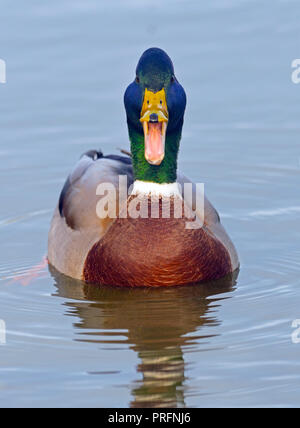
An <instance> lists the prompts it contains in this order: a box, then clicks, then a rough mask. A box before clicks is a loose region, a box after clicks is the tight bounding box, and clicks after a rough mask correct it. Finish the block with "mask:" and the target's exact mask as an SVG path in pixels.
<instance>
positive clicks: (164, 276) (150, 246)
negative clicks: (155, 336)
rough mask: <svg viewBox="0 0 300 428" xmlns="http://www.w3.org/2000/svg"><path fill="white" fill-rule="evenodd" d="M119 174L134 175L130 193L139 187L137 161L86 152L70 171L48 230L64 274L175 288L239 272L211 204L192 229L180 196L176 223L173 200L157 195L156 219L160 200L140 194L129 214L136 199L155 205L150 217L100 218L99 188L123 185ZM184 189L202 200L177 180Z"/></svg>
mask: <svg viewBox="0 0 300 428" xmlns="http://www.w3.org/2000/svg"><path fill="white" fill-rule="evenodd" d="M119 175H123V176H124V175H126V176H127V177H128V188H129V187H130V186H131V185H132V184H133V182H134V180H133V170H132V164H131V160H130V158H127V157H123V156H122V157H121V156H112V157H110V156H108V157H105V156H102V154H101V153H97V152H96V151H91V152H88V153H87V154H85V155H84V156H83V157H82V158H81V160H80V161H79V162H78V164H77V166H76V167H75V169H74V171H73V172H72V173H71V175H70V177H69V178H68V180H67V182H66V185H65V186H64V189H63V192H62V194H61V198H60V203H59V205H58V206H57V208H56V210H55V213H54V216H53V220H52V224H51V228H50V232H49V245H48V259H49V262H50V264H51V265H53V266H54V267H55V268H56V269H57V270H58V271H60V272H62V273H64V274H65V275H67V276H70V277H73V278H77V279H80V280H84V281H87V282H89V283H95V284H103V285H116V286H171V285H182V284H192V283H198V282H200V281H208V280H213V279H218V278H221V277H224V276H225V275H227V274H229V273H231V272H233V271H235V270H236V269H237V268H238V266H239V262H238V257H237V253H236V250H235V248H234V245H233V244H232V242H231V240H230V238H229V237H228V235H227V233H226V232H225V230H224V228H223V226H222V224H221V222H220V218H219V216H218V214H217V212H216V210H215V209H214V207H213V206H212V205H211V203H210V202H209V201H208V199H206V198H204V217H201V216H202V215H203V214H201V213H200V212H198V213H196V215H197V216H198V220H200V221H201V227H199V228H192V229H190V228H187V224H189V223H191V224H193V223H194V222H195V219H194V218H193V214H192V213H191V214H190V213H189V212H186V209H185V208H184V207H183V208H182V216H179V218H175V216H174V206H177V207H178V206H180V205H181V204H182V203H183V202H182V197H181V195H180V194H179V193H177V194H175V195H173V196H171V198H170V217H169V218H163V211H164V209H163V207H164V204H168V200H167V201H166V202H165V198H164V197H162V196H160V195H159V194H158V195H156V197H155V198H154V201H156V202H157V204H158V210H159V212H158V215H157V216H156V218H153V217H151V208H152V205H151V203H152V204H153V198H150V196H149V195H148V194H146V193H144V194H143V193H138V194H131V195H130V194H129V196H128V199H127V201H126V203H125V204H124V207H123V211H124V210H128V206H129V204H130V202H131V201H133V200H134V199H136V200H138V201H139V202H141V204H142V205H144V206H147V207H148V216H147V217H146V216H144V217H146V218H142V217H141V216H140V217H138V218H131V217H130V215H127V216H124V215H121V216H119V217H117V218H114V219H109V218H105V219H100V218H99V217H98V216H97V212H96V206H97V203H98V202H99V200H100V199H101V197H99V196H97V194H96V193H97V192H96V189H97V187H98V185H99V183H101V182H107V181H109V182H110V183H114V184H115V186H116V187H118V177H119ZM178 183H179V184H180V185H181V186H182V187H183V186H184V183H190V184H193V186H194V188H193V192H194V194H195V192H196V188H195V185H194V183H192V182H191V181H190V180H189V179H188V178H187V177H185V176H184V175H182V174H178ZM162 187H164V185H162ZM133 193H134V192H133ZM194 196H195V195H194ZM193 199H194V200H195V197H193ZM192 209H193V207H190V210H191V212H192ZM120 217H121V218H120ZM124 217H125V218H124ZM191 218H193V220H191Z"/></svg>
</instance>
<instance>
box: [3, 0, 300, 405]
mask: <svg viewBox="0 0 300 428" xmlns="http://www.w3.org/2000/svg"><path fill="white" fill-rule="evenodd" d="M299 20H300V6H299V2H298V1H292V0H291V1H288V0H286V1H283V0H282V1H279V0H272V1H268V0H259V1H258V0H215V1H213V2H199V1H187V2H186V1H185V2H183V1H178V0H177V1H174V0H173V1H172V2H171V1H169V0H168V1H167V0H166V1H164V2H161V3H153V2H150V1H148V0H146V1H142V2H141V1H138V0H129V1H126V2H122V1H120V0H119V1H115V2H99V1H98V0H85V1H84V2H83V1H77V0H74V1H67V0H59V1H58V0H53V1H52V2H47V3H46V2H40V1H37V0H28V1H27V2H26V8H25V7H24V4H23V3H22V4H21V2H13V3H12V2H10V1H8V0H2V3H1V16H0V58H1V59H3V60H5V62H6V66H7V71H6V73H7V76H6V80H7V83H6V84H2V83H0V183H1V184H0V185H1V203H0V236H1V244H0V320H2V321H1V323H0V326H2V327H1V328H2V333H1V334H0V342H5V341H6V343H1V344H0V406H1V407H3V406H4V407H7V406H8V407H12V406H26V407H29V406H38V407H39V406H46V407H47V406H56V407H61V406H69V407H79V406H83V407H88V406H98V407H128V406H132V407H140V406H150V407H151V406H162V407H163V406H174V407H175V406H178V407H184V406H187V407H214V406H231V407H232V406H253V407H256V406H257V407H259V406H286V407H289V406H299V395H300V344H296V343H294V342H297V340H294V341H293V340H292V333H293V331H294V332H295V327H294V328H292V323H293V321H294V320H297V319H300V305H299V301H300V280H299V271H300V245H299V244H300V227H299V217H300V202H299V185H300V163H299V159H300V146H299V132H300V123H299V117H300V115H299V113H300V103H299V101H300V85H296V84H293V83H292V80H291V74H292V68H291V63H292V61H293V60H294V59H296V58H299V57H300V51H299V43H298V41H299V36H300V27H299ZM151 46H159V47H162V48H164V49H165V50H166V51H167V52H168V53H169V55H170V56H171V58H172V59H173V61H174V65H175V70H176V74H177V77H178V79H179V81H180V82H181V83H182V85H183V86H184V88H185V90H186V92H187V96H188V108H187V111H186V119H185V125H184V130H183V139H182V144H181V152H180V169H181V170H182V171H184V172H185V173H186V174H187V175H189V176H190V177H191V178H193V179H194V180H196V181H197V182H204V183H205V186H206V193H207V195H208V197H209V198H210V200H211V201H212V202H213V204H214V205H215V206H216V207H217V209H218V210H219V212H220V215H221V217H222V221H223V223H224V225H225V227H226V229H227V230H228V232H229V234H230V236H231V237H232V239H233V241H234V243H235V245H236V247H237V249H238V252H239V255H240V259H241V269H240V273H239V275H238V277H234V278H226V279H224V280H220V281H217V282H215V283H211V284H202V285H199V286H197V287H183V288H182V287H175V288H173V289H167V290H166V289H155V290H148V289H139V290H134V289H114V288H97V287H92V286H88V285H86V284H83V283H80V282H76V281H73V280H71V279H69V278H65V277H63V276H61V275H59V274H58V273H57V272H53V271H52V272H50V271H49V270H48V267H47V265H46V263H45V261H44V257H45V255H46V252H47V233H48V229H49V223H50V219H51V216H52V212H53V210H54V207H55V205H56V203H57V199H58V195H59V192H60V190H61V187H62V185H63V183H64V180H65V178H66V176H67V174H68V172H69V171H70V169H71V168H72V167H73V165H74V163H75V162H76V161H77V159H78V158H79V156H80V155H81V154H82V153H83V152H84V151H86V150H88V149H92V148H101V149H102V150H103V151H104V152H105V153H117V150H118V147H122V148H125V149H128V147H129V144H128V136H127V128H126V122H125V112H124V107H123V100H122V97H123V93H124V90H125V88H126V86H127V84H128V83H129V82H130V81H132V80H133V78H134V70H135V66H136V63H137V61H138V58H139V56H140V55H141V53H142V52H143V51H144V50H145V49H146V48H148V47H151ZM4 324H5V326H6V335H5V334H4V327H3V326H4ZM5 336H6V337H5ZM295 336H296V335H295V334H294V339H295Z"/></svg>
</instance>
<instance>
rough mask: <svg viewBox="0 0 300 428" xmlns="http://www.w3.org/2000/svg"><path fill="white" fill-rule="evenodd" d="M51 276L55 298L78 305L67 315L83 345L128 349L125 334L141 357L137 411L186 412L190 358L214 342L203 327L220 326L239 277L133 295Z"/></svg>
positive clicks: (135, 388)
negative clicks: (221, 311)
mask: <svg viewBox="0 0 300 428" xmlns="http://www.w3.org/2000/svg"><path fill="white" fill-rule="evenodd" d="M50 270H51V273H52V275H53V276H54V278H55V283H56V286H57V293H56V294H55V295H58V296H60V297H63V298H65V299H72V301H66V303H65V305H66V307H67V308H68V309H67V312H66V315H70V314H71V315H72V316H77V317H78V319H79V321H78V322H77V323H76V324H74V326H75V327H76V328H77V329H82V330H86V333H85V334H83V339H81V340H82V341H85V342H93V343H102V344H104V343H105V344H107V343H109V344H114V346H115V345H116V344H124V340H120V330H122V335H125V337H126V341H125V343H127V344H128V345H129V347H130V348H131V349H133V350H134V351H135V352H136V353H137V354H138V357H139V359H140V363H139V365H138V367H137V371H138V372H139V373H141V375H142V380H138V381H136V382H135V383H134V385H133V386H132V396H133V399H132V401H131V403H130V405H131V407H142V408H145V407H173V408H176V407H184V406H185V401H184V393H185V380H186V378H185V362H184V354H185V352H187V351H188V350H192V349H194V348H195V345H196V343H197V344H198V345H197V348H199V341H202V344H204V342H207V341H208V340H209V338H211V337H213V336H208V335H206V336H203V335H201V327H203V326H207V325H214V326H216V325H219V324H220V320H218V318H217V308H218V307H219V306H220V305H221V302H222V300H224V299H228V298H230V294H227V295H225V296H221V294H223V293H230V292H232V291H233V290H234V285H235V283H236V277H237V273H235V274H233V275H230V276H229V277H226V278H225V279H222V280H218V281H214V282H211V283H207V284H201V285H197V286H189V287H187V286H185V287H171V288H153V289H149V288H137V289H133V288H113V287H112V288H110V287H97V286H95V285H88V284H86V283H83V282H80V281H75V280H73V279H70V278H67V277H65V276H63V275H61V274H59V273H58V272H57V271H55V270H54V269H53V268H50ZM217 295H220V296H219V297H217ZM99 330H101V333H100V332H99ZM105 330H107V332H105ZM91 332H92V333H91Z"/></svg>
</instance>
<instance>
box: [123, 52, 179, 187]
mask: <svg viewBox="0 0 300 428" xmlns="http://www.w3.org/2000/svg"><path fill="white" fill-rule="evenodd" d="M124 104H125V109H126V114H127V124H128V131H129V138H130V141H131V153H132V158H133V170H134V176H135V179H136V180H141V181H149V182H155V183H174V182H175V181H176V178H177V173H176V172H177V156H178V150H179V143H180V139H181V132H182V126H183V119H184V111H185V106H186V95H185V92H184V89H183V87H182V86H181V85H180V84H179V82H178V80H177V79H176V77H175V73H174V67H173V64H172V61H171V59H170V58H169V56H168V55H167V54H166V53H165V52H164V51H163V50H162V49H158V48H151V49H148V50H146V51H145V52H144V53H143V55H142V56H141V58H140V60H139V62H138V65H137V68H136V77H135V80H134V81H133V82H132V83H131V84H130V85H129V86H128V88H127V89H126V92H125V95H124Z"/></svg>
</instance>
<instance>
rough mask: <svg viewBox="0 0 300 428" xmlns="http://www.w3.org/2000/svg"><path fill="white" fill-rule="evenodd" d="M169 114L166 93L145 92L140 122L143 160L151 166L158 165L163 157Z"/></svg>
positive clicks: (162, 91) (163, 91)
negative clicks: (143, 148) (143, 138)
mask: <svg viewBox="0 0 300 428" xmlns="http://www.w3.org/2000/svg"><path fill="white" fill-rule="evenodd" d="M168 120H169V113H168V108H167V101H166V93H165V90H164V89H162V90H161V91H159V92H156V93H154V92H151V91H148V89H146V90H145V95H144V102H143V106H142V111H141V118H140V121H141V122H142V124H143V128H144V137H145V159H146V160H147V162H149V163H150V164H151V165H160V164H161V163H162V161H163V159H164V157H165V140H166V131H167V126H168Z"/></svg>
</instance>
